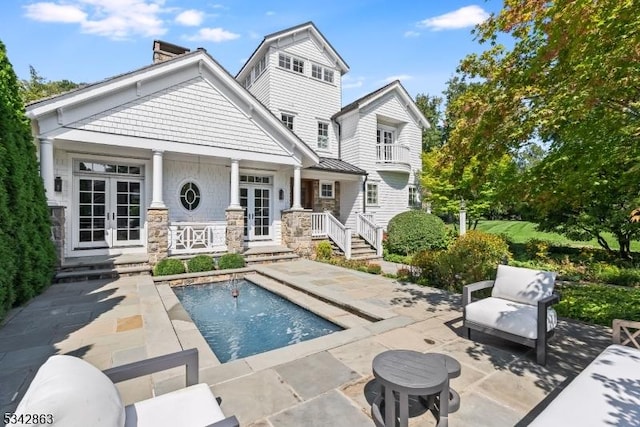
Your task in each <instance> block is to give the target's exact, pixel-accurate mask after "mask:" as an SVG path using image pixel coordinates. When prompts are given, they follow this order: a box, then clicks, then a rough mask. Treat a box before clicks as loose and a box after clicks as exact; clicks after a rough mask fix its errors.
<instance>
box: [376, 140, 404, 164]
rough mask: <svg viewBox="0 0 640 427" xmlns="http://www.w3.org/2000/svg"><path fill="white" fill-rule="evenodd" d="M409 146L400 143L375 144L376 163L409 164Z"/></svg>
mask: <svg viewBox="0 0 640 427" xmlns="http://www.w3.org/2000/svg"><path fill="white" fill-rule="evenodd" d="M409 154H410V150H409V147H407V146H406V145H402V144H378V145H376V161H377V162H378V163H404V164H409Z"/></svg>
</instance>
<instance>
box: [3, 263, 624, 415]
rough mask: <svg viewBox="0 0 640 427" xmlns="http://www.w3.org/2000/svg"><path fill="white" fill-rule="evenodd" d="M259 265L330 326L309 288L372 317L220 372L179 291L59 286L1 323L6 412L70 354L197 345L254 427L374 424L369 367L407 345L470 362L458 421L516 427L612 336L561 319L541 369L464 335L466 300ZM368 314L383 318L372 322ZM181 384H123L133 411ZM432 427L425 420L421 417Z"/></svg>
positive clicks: (127, 281) (122, 285)
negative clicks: (50, 362) (52, 359)
mask: <svg viewBox="0 0 640 427" xmlns="http://www.w3.org/2000/svg"><path fill="white" fill-rule="evenodd" d="M385 268H396V266H393V265H392V266H390V267H389V266H386V265H384V264H383V269H385ZM255 270H256V271H258V273H263V274H265V275H266V276H265V277H264V280H265V281H266V282H267V284H268V285H267V287H271V288H272V289H274V290H275V289H278V292H279V293H281V294H286V296H287V297H289V298H292V299H293V300H296V299H299V300H300V301H301V302H302V304H303V305H305V306H308V307H309V308H313V309H314V311H317V310H325V313H324V314H325V315H326V316H328V317H329V318H332V317H333V318H334V319H340V318H341V317H342V316H344V315H342V314H340V313H341V312H343V310H342V311H341V310H340V309H338V308H336V307H333V306H328V307H323V304H325V303H324V302H319V301H317V300H316V299H314V298H312V297H310V296H309V295H303V294H301V292H305V293H307V294H313V295H319V296H321V297H322V298H325V299H326V300H328V301H334V302H336V303H339V304H342V305H343V308H345V307H347V308H349V309H350V310H356V311H357V309H362V310H363V311H364V313H365V314H364V315H363V316H361V317H358V316H354V315H353V314H351V313H350V314H349V316H352V317H351V318H352V319H354V320H352V321H349V322H343V323H349V325H347V326H351V328H350V329H347V330H345V331H342V332H337V333H334V334H331V335H328V336H325V337H321V338H318V339H315V340H311V341H306V342H302V343H299V344H295V345H293V346H289V347H285V348H282V349H278V350H274V351H271V352H267V353H263V354H258V355H255V356H251V357H248V358H246V359H241V360H236V361H232V362H229V363H226V364H221V365H220V364H218V363H219V362H217V358H215V355H214V354H213V352H212V351H211V349H210V348H208V346H207V345H206V344H204V341H203V340H202V337H201V335H200V334H199V332H198V331H197V330H196V328H195V326H194V325H193V323H192V322H191V319H190V318H189V316H188V314H187V313H186V312H185V311H184V309H183V308H182V307H181V305H180V304H179V301H178V300H177V298H176V297H175V295H174V294H173V291H172V290H171V289H170V288H169V287H168V286H166V285H158V286H156V285H155V284H154V282H153V280H152V279H151V277H149V276H132V277H124V278H120V279H117V280H113V279H110V280H99V281H89V282H82V283H65V284H56V285H53V286H51V287H50V288H49V289H47V290H46V291H45V292H44V293H43V294H42V295H40V296H38V297H36V298H35V299H33V300H32V301H31V302H30V303H29V304H27V305H26V306H25V307H22V308H20V309H17V310H12V311H11V312H10V314H9V316H8V317H7V319H6V320H5V321H4V323H3V325H2V326H1V327H0V412H4V411H11V410H12V409H13V408H15V405H16V404H17V402H18V401H19V399H20V398H21V395H22V394H23V393H24V391H25V390H26V388H27V386H28V384H29V383H30V381H31V380H32V378H33V376H34V375H35V372H36V371H37V369H38V367H39V366H40V365H41V364H42V363H43V362H44V360H46V358H47V357H49V355H51V354H73V355H76V356H78V357H82V358H84V359H85V360H87V361H89V362H90V363H93V364H94V365H95V366H97V367H98V368H100V369H106V368H109V367H111V366H114V365H117V364H120V363H126V362H128V361H133V360H138V359H143V358H146V357H152V356H157V355H161V354H167V353H171V352H174V351H178V350H181V349H184V348H189V347H192V346H196V347H197V348H199V352H200V361H201V364H200V368H201V369H200V381H201V382H205V383H207V384H209V385H211V386H212V390H213V391H214V393H215V394H216V395H217V396H220V397H221V398H222V408H223V411H224V412H225V413H226V414H235V415H236V416H238V418H239V419H240V422H241V425H243V426H250V425H254V426H256V427H257V426H270V427H276V426H288V425H295V426H300V425H304V426H308V425H318V426H341V425H347V426H349V427H351V426H360V425H363V426H365V425H367V426H371V425H373V422H372V420H371V419H370V416H369V412H370V405H371V402H372V399H373V398H374V397H375V394H376V393H378V392H379V385H378V384H377V383H376V382H375V380H374V379H373V376H372V373H371V360H372V359H373V357H375V355H376V354H378V353H380V352H382V351H385V350H386V349H389V348H398V349H400V348H405V349H413V350H418V351H429V352H441V353H445V354H449V355H451V356H453V357H455V358H456V359H457V360H458V361H459V362H461V365H462V374H461V376H460V377H458V378H455V379H453V380H452V382H451V384H452V386H453V387H454V388H455V389H456V390H457V391H458V392H459V393H460V394H461V399H462V404H461V408H460V410H459V411H458V412H456V413H454V414H451V415H450V417H449V422H450V424H449V425H451V426H484V425H486V426H511V425H514V424H516V423H517V422H518V421H519V420H522V419H523V418H524V419H528V418H531V415H530V414H532V413H535V411H536V410H539V408H537V405H539V403H540V402H541V401H543V400H544V399H545V397H547V396H549V394H550V393H552V392H553V391H554V390H555V389H556V388H557V387H558V386H565V385H566V384H567V382H568V381H569V380H570V379H571V378H573V377H574V376H575V375H576V374H577V373H578V372H580V371H581V369H583V368H584V366H586V364H588V363H589V362H590V361H591V360H592V359H593V358H594V357H595V356H596V355H597V354H598V353H599V352H600V351H601V350H602V349H604V348H605V347H606V346H607V345H608V344H609V343H610V341H611V335H610V333H611V331H610V329H608V328H603V327H598V326H593V325H588V324H583V323H579V322H573V321H564V320H560V322H559V325H558V328H557V333H556V336H555V337H554V338H553V339H552V340H551V342H550V346H549V356H548V363H547V366H546V367H541V366H539V365H537V364H536V363H535V360H534V359H535V357H534V354H533V351H532V350H531V349H528V348H526V347H522V346H519V345H517V344H513V343H509V342H505V341H503V340H499V339H497V338H493V337H488V336H484V335H482V334H479V333H474V334H473V335H472V340H467V339H466V338H464V337H463V336H462V331H461V324H462V320H461V314H462V312H461V305H460V304H461V301H460V300H461V298H460V295H456V294H449V293H447V292H444V291H441V290H437V289H432V288H428V287H420V286H417V285H414V284H407V283H401V282H398V281H395V280H393V279H388V278H384V277H381V276H374V275H370V274H367V273H362V272H355V271H350V270H346V269H343V268H340V267H336V266H332V265H327V264H321V263H316V262H312V261H306V260H299V261H293V262H283V263H276V264H266V265H260V266H257V267H255ZM254 276H255V275H254ZM256 277H260V276H256ZM287 286H293V288H288V287H287ZM294 288H295V289H294ZM325 305H326V304H325ZM371 317H374V318H378V319H385V320H381V321H378V322H374V323H371V322H370V320H371ZM366 319H369V320H366ZM118 330H119V332H118ZM183 385H184V369H183V368H176V369H172V370H169V371H166V372H164V373H161V374H156V375H153V376H148V377H143V378H142V379H138V380H135V381H131V382H126V383H122V384H120V385H119V386H118V387H119V389H120V390H121V393H122V396H123V399H124V400H125V402H126V403H130V402H132V401H136V400H140V399H143V398H147V397H150V396H151V395H152V393H154V392H155V393H157V394H161V393H165V392H168V391H171V390H174V389H177V388H181V387H183ZM546 400H548V399H546ZM528 414H529V415H528ZM310 420H311V421H310ZM345 420H346V421H345ZM310 422H313V423H315V424H310ZM434 423H435V422H434V419H433V417H432V416H431V415H430V414H428V413H424V414H416V417H414V418H412V419H411V420H410V425H412V426H413V425H434Z"/></svg>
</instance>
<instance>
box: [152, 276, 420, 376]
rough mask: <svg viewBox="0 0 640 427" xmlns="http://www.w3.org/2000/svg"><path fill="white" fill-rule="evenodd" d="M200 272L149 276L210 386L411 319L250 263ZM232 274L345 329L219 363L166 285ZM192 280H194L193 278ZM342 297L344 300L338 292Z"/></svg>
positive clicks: (353, 339)
mask: <svg viewBox="0 0 640 427" xmlns="http://www.w3.org/2000/svg"><path fill="white" fill-rule="evenodd" d="M205 273H209V274H203V273H192V274H184V275H176V276H179V277H176V276H159V277H154V278H153V281H154V284H155V286H156V289H157V291H158V295H159V296H160V299H161V301H162V304H163V305H164V308H165V310H166V312H167V315H168V317H169V320H170V321H171V324H172V326H173V330H174V332H175V334H176V337H177V338H178V341H179V342H180V345H181V346H182V348H184V349H187V348H193V347H195V348H197V349H198V353H199V355H200V361H199V364H200V369H201V370H206V371H210V372H209V375H207V377H210V378H218V379H221V380H209V381H207V382H208V383H210V385H213V384H217V383H220V382H225V381H229V380H232V379H235V378H237V377H238V376H244V375H249V374H251V373H253V372H257V371H260V370H263V369H268V368H272V367H274V366H277V365H280V364H283V363H287V362H290V361H293V360H296V359H299V358H301V357H305V356H309V355H312V354H315V353H318V352H321V351H325V350H330V349H332V348H335V347H339V346H342V345H345V344H348V343H351V342H355V341H358V340H361V339H363V338H367V337H370V336H373V335H376V334H379V333H381V332H385V331H388V330H392V329H396V328H398V327H403V326H407V325H409V324H411V323H414V322H415V320H414V319H412V318H410V317H406V316H401V315H398V314H396V313H394V312H392V311H391V310H385V309H382V308H380V307H377V306H374V305H372V304H367V303H364V302H357V301H355V300H351V301H341V300H338V299H337V295H335V294H334V293H332V292H330V291H328V290H323V289H314V287H313V286H310V285H309V286H307V285H301V284H295V283H291V282H292V281H291V280H286V278H285V277H282V275H276V274H265V273H266V272H262V271H260V268H255V267H253V266H252V267H249V268H242V269H235V270H225V272H224V273H222V272H220V273H218V274H215V275H211V272H205ZM234 274H237V275H238V276H241V277H243V278H244V277H245V276H250V277H247V280H250V281H252V282H254V283H256V284H257V285H259V286H261V287H264V288H265V289H267V290H269V291H270V292H274V291H275V292H274V293H276V294H278V295H280V296H282V297H284V298H286V299H288V300H289V301H291V302H293V303H294V304H297V305H299V306H301V307H303V308H305V309H308V310H310V311H312V312H314V313H315V314H318V315H320V316H321V317H324V318H326V319H327V320H329V321H331V322H334V323H336V324H338V325H340V326H342V327H345V330H343V331H338V332H334V333H331V334H328V335H325V336H322V337H318V338H314V339H311V340H308V341H302V342H300V343H296V344H292V345H289V346H285V347H281V348H278V349H274V350H270V351H266V352H264V353H259V354H255V355H252V356H248V357H245V358H241V359H236V360H232V361H228V362H226V363H221V362H220V361H219V360H218V358H217V357H216V355H215V354H214V352H213V350H212V349H211V347H210V346H209V344H208V343H207V342H206V340H205V339H204V337H203V336H202V334H201V333H200V331H199V330H198V328H197V326H196V325H195V323H194V322H193V320H192V319H191V317H190V316H189V314H188V313H187V311H186V310H185V309H184V307H183V306H182V304H181V303H180V301H179V299H178V297H177V296H176V294H175V293H174V292H173V290H172V289H171V288H172V287H176V286H188V285H191V284H202V283H211V281H212V280H211V279H212V278H213V279H214V280H213V281H225V280H228V279H230V278H231V277H233V275H234ZM272 276H276V277H272ZM194 280H195V281H196V282H194ZM278 288H279V289H278ZM342 299H343V300H344V296H343V298H342ZM323 307H324V308H323ZM361 309H362V310H365V313H366V314H365V315H364V316H363V315H362V314H360V315H358V314H355V313H353V312H352V311H358V310H361ZM374 316H375V317H374ZM366 317H369V318H372V317H373V318H374V319H377V320H375V321H371V320H369V319H366ZM232 366H233V369H229V371H234V372H236V373H239V375H231V376H230V375H229V372H225V371H227V368H226V367H229V368H231V367H232ZM167 381H168V383H169V385H167V386H169V387H170V384H171V381H172V380H167ZM157 386H159V387H160V388H163V385H162V384H157ZM156 388H157V387H156Z"/></svg>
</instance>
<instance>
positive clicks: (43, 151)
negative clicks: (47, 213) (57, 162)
mask: <svg viewBox="0 0 640 427" xmlns="http://www.w3.org/2000/svg"><path fill="white" fill-rule="evenodd" d="M40 177H41V178H42V181H43V182H44V191H45V196H46V197H47V205H49V206H52V205H56V204H57V203H56V201H55V200H54V184H53V139H50V138H42V139H40Z"/></svg>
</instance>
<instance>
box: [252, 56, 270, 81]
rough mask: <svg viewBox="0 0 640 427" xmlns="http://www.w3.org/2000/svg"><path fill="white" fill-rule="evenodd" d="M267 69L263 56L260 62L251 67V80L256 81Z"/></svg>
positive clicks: (265, 59)
mask: <svg viewBox="0 0 640 427" xmlns="http://www.w3.org/2000/svg"><path fill="white" fill-rule="evenodd" d="M265 68H267V58H266V56H263V57H262V58H261V59H260V61H258V63H257V64H256V65H255V66H254V67H253V79H254V80H256V79H257V78H258V77H259V76H260V74H262V72H263V71H264V70H265Z"/></svg>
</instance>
